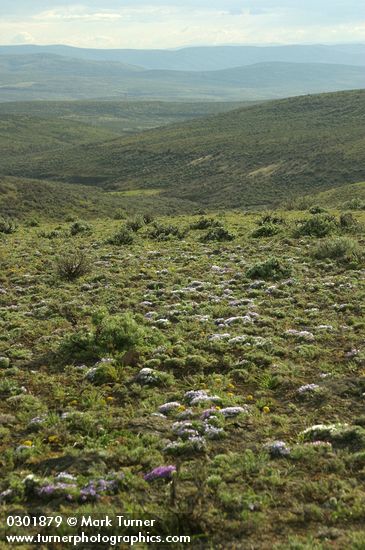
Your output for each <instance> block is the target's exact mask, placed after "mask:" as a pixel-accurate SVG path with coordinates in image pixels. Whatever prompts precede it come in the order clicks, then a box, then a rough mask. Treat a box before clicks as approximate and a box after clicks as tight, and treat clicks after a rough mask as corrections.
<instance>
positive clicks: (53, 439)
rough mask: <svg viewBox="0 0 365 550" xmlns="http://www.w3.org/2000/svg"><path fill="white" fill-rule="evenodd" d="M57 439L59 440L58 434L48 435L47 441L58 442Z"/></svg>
mask: <svg viewBox="0 0 365 550" xmlns="http://www.w3.org/2000/svg"><path fill="white" fill-rule="evenodd" d="M59 440H60V438H59V437H58V435H50V436H49V437H48V441H49V443H58V442H59Z"/></svg>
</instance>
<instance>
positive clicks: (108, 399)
mask: <svg viewBox="0 0 365 550" xmlns="http://www.w3.org/2000/svg"><path fill="white" fill-rule="evenodd" d="M106 401H107V402H108V403H113V401H114V397H112V396H111V395H109V396H108V397H107V398H106Z"/></svg>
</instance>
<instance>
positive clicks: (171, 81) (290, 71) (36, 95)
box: [0, 53, 365, 101]
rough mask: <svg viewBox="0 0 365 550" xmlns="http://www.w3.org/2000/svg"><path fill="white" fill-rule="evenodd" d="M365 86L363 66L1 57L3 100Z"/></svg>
mask: <svg viewBox="0 0 365 550" xmlns="http://www.w3.org/2000/svg"><path fill="white" fill-rule="evenodd" d="M364 87H365V67H363V66H354V65H339V64H337V65H335V64H331V63H327V64H324V63H293V62H291V63H288V62H279V61H275V62H261V63H255V64H251V65H244V66H240V67H234V68H229V69H220V70H215V71H207V70H206V71H177V70H165V69H164V70H162V69H158V70H157V69H155V70H151V69H143V68H141V67H138V66H136V65H129V64H126V63H121V62H116V61H94V60H83V59H77V58H71V57H65V56H60V55H56V54H54V53H37V54H34V53H33V54H28V55H0V101H31V100H71V99H105V98H110V99H144V100H148V99H153V100H168V101H194V100H199V101H201V100H207V101H246V100H262V99H276V98H282V97H289V96H296V95H302V94H309V93H321V92H335V91H340V90H351V89H358V88H364Z"/></svg>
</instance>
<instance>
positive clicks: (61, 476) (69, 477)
mask: <svg viewBox="0 0 365 550" xmlns="http://www.w3.org/2000/svg"><path fill="white" fill-rule="evenodd" d="M56 479H63V480H64V481H66V480H68V481H75V480H76V477H75V476H73V475H72V474H69V473H68V472H60V473H59V474H57V475H56Z"/></svg>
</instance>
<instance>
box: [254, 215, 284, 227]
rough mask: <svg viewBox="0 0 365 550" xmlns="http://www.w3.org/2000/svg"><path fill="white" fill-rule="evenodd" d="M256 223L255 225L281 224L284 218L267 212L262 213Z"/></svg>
mask: <svg viewBox="0 0 365 550" xmlns="http://www.w3.org/2000/svg"><path fill="white" fill-rule="evenodd" d="M256 223H257V225H267V224H271V225H283V224H284V223H285V220H284V218H282V217H281V216H277V215H275V214H271V213H267V214H264V215H263V216H262V217H261V218H260V219H259V220H258V221H257V222H256Z"/></svg>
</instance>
